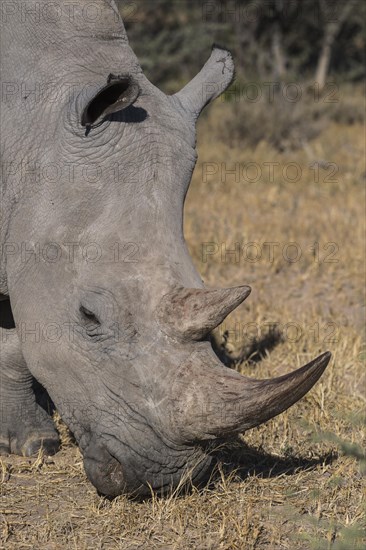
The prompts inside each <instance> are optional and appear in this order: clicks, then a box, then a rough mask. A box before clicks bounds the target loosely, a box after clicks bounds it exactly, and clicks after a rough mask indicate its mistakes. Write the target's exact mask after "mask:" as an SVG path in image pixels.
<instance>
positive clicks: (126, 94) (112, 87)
mask: <svg viewBox="0 0 366 550" xmlns="http://www.w3.org/2000/svg"><path fill="white" fill-rule="evenodd" d="M139 94H140V87H139V85H138V83H137V82H136V81H135V79H134V78H133V77H132V76H131V75H119V76H115V75H113V74H110V75H109V77H108V80H107V85H106V86H104V87H103V88H102V89H101V90H99V91H98V92H97V93H96V94H95V95H94V96H93V97H92V99H91V100H90V101H89V103H88V104H87V106H86V107H85V109H84V111H83V113H82V116H81V124H82V126H85V127H86V128H91V127H93V126H97V125H98V124H99V123H100V122H102V121H103V119H104V118H105V117H106V116H107V115H111V114H113V113H117V112H118V111H122V110H123V109H126V107H129V106H130V105H132V104H133V103H134V102H135V101H136V99H137V98H138V96H139Z"/></svg>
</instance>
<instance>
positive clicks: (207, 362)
mask: <svg viewBox="0 0 366 550" xmlns="http://www.w3.org/2000/svg"><path fill="white" fill-rule="evenodd" d="M200 355H201V354H200V353H199V354H193V356H192V357H191V358H190V359H189V360H188V361H187V362H185V363H184V364H183V365H182V367H181V369H179V373H177V378H176V385H177V384H178V386H179V387H174V394H175V396H176V399H175V402H174V410H175V414H174V423H175V427H174V429H176V430H177V432H178V433H180V435H181V438H182V441H185V442H192V441H204V440H207V439H212V438H217V437H218V438H219V437H225V436H229V435H232V434H235V433H242V432H244V431H246V430H248V429H250V428H254V427H255V426H259V425H260V424H262V423H263V422H266V421H267V420H270V419H271V418H273V417H275V416H277V415H278V414H280V413H282V412H284V411H285V410H286V409H288V408H289V407H291V405H293V404H294V403H296V402H297V401H298V400H299V399H301V397H303V396H304V395H305V394H306V393H307V392H308V391H309V390H310V389H311V388H312V387H313V385H314V384H315V383H316V382H317V380H318V379H319V378H320V376H321V375H322V373H323V372H324V370H325V368H326V366H327V364H328V363H329V360H330V357H331V354H330V353H329V352H326V353H323V354H322V355H320V356H319V357H317V358H316V359H313V360H312V361H311V362H310V363H308V364H307V365H305V366H303V367H301V368H299V369H297V370H295V371H293V372H291V373H289V374H285V375H283V376H280V377H278V378H272V379H266V380H256V379H254V378H247V377H245V376H242V375H241V374H239V373H238V372H236V371H234V370H232V369H229V368H227V367H224V366H223V365H222V364H221V362H220V361H219V360H218V359H217V358H216V356H209V354H206V353H205V356H204V358H203V357H200ZM176 385H175V386H176ZM177 395H178V396H179V397H178V398H177Z"/></svg>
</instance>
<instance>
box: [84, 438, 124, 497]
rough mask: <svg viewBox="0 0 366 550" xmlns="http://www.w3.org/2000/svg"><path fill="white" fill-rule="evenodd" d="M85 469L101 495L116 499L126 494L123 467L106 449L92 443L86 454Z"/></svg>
mask: <svg viewBox="0 0 366 550" xmlns="http://www.w3.org/2000/svg"><path fill="white" fill-rule="evenodd" d="M84 468H85V472H86V475H87V476H88V479H89V480H90V481H91V483H92V484H93V485H94V487H95V488H96V489H97V490H98V492H99V493H100V494H102V495H105V496H109V497H116V496H118V495H120V494H122V493H124V492H125V490H126V480H125V476H124V473H123V467H122V465H121V463H120V462H118V460H116V459H115V458H114V457H113V456H112V455H111V454H110V453H109V452H108V451H107V449H106V448H105V447H101V446H100V445H97V444H95V443H94V442H91V443H90V444H89V446H88V448H87V450H86V451H85V453H84Z"/></svg>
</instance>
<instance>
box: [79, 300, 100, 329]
mask: <svg viewBox="0 0 366 550" xmlns="http://www.w3.org/2000/svg"><path fill="white" fill-rule="evenodd" d="M79 311H80V313H81V316H82V318H83V320H84V321H85V322H87V323H89V324H94V325H100V321H99V319H98V317H97V316H96V315H95V313H93V312H92V311H90V310H89V309H87V308H86V307H84V306H82V305H81V306H80V308H79Z"/></svg>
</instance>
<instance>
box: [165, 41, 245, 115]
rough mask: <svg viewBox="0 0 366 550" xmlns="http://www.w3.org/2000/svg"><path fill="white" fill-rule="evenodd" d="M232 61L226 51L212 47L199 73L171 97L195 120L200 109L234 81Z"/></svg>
mask: <svg viewBox="0 0 366 550" xmlns="http://www.w3.org/2000/svg"><path fill="white" fill-rule="evenodd" d="M234 74H235V71H234V61H233V58H232V55H231V53H230V52H229V51H228V50H225V49H223V48H220V47H218V46H213V47H212V53H211V56H210V58H209V59H208V61H207V62H206V63H205V65H204V66H203V68H202V69H201V71H200V72H199V73H198V74H197V75H196V76H195V77H194V78H193V80H191V81H190V82H189V83H188V84H187V85H186V86H185V87H184V88H182V90H181V91H180V92H178V93H177V94H175V95H173V96H172V97H173V99H174V100H178V101H179V103H180V104H181V106H182V107H183V108H184V110H185V111H186V112H188V113H189V114H191V115H192V116H193V118H194V119H197V118H198V116H199V114H200V112H201V111H202V109H203V108H204V107H205V106H206V105H207V104H208V103H210V101H212V100H213V99H216V98H217V97H218V96H219V95H221V94H222V93H223V92H224V91H225V90H226V88H227V87H228V86H230V84H231V83H232V81H233V79H234Z"/></svg>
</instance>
